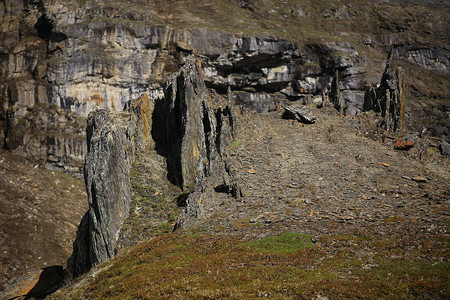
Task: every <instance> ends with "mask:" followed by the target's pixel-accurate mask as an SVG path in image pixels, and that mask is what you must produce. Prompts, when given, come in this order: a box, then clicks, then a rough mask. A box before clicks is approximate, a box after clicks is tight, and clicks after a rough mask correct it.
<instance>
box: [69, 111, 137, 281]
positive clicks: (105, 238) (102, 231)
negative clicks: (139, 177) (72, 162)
mask: <svg viewBox="0 0 450 300" xmlns="http://www.w3.org/2000/svg"><path fill="white" fill-rule="evenodd" d="M135 129H136V125H135V122H133V120H132V115H131V114H129V113H122V114H121V115H120V116H118V115H114V114H113V113H111V112H110V111H109V110H107V109H96V110H94V111H93V112H92V113H91V114H90V115H89V118H88V125H87V141H88V154H87V155H86V160H85V171H84V172H85V182H86V191H87V194H88V202H89V210H88V212H87V213H86V214H85V215H84V217H83V219H82V221H81V224H80V226H79V227H78V230H77V238H76V240H75V242H74V244H73V246H74V247H73V253H72V256H71V257H70V259H69V261H68V269H69V272H70V273H71V274H72V275H73V276H75V277H76V276H79V275H81V274H83V273H85V272H86V271H88V270H89V269H90V268H92V267H93V266H95V265H97V264H99V263H100V262H103V261H105V260H107V259H109V258H110V257H111V256H113V255H114V251H115V249H114V248H115V245H116V243H117V239H118V237H119V232H120V228H121V226H122V223H123V221H124V219H125V218H126V217H127V216H128V210H129V205H130V199H131V198H130V178H129V172H130V168H131V160H132V157H133V144H132V136H133V135H134V133H135Z"/></svg>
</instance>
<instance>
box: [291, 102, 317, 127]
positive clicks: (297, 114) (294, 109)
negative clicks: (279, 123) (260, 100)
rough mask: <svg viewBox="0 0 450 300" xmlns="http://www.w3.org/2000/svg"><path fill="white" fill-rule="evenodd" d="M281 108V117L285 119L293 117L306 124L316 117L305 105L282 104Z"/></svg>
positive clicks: (312, 121)
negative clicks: (282, 111)
mask: <svg viewBox="0 0 450 300" xmlns="http://www.w3.org/2000/svg"><path fill="white" fill-rule="evenodd" d="M283 108H284V114H283V118H286V119H293V120H297V121H299V122H301V123H306V124H312V123H314V122H315V121H316V119H317V117H316V116H314V115H313V114H312V112H311V110H310V109H309V108H307V107H298V106H292V105H287V104H285V105H283Z"/></svg>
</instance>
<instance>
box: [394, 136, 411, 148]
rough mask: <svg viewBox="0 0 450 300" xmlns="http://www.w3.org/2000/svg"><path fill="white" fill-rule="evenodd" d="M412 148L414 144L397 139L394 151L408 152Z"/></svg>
mask: <svg viewBox="0 0 450 300" xmlns="http://www.w3.org/2000/svg"><path fill="white" fill-rule="evenodd" d="M412 147H414V143H413V142H410V141H404V140H402V139H398V140H397V141H396V142H395V144H394V149H396V150H409V149H410V148H412Z"/></svg>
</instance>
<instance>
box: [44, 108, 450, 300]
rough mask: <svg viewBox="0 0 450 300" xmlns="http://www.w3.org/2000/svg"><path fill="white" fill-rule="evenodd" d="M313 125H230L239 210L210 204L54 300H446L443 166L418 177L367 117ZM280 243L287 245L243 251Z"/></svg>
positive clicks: (423, 169) (224, 200) (324, 115)
mask: <svg viewBox="0 0 450 300" xmlns="http://www.w3.org/2000/svg"><path fill="white" fill-rule="evenodd" d="M314 113H315V114H316V115H317V117H318V121H317V122H316V123H315V124H310V125H302V124H301V123H298V122H296V121H292V120H284V119H282V118H281V116H282V112H281V111H275V112H271V113H266V114H255V113H252V112H248V111H244V112H243V113H242V114H241V113H238V114H237V115H238V118H237V124H238V130H237V132H238V135H237V137H236V143H234V145H233V146H231V147H232V150H231V151H232V156H231V157H232V160H233V163H232V164H231V165H232V166H233V168H232V171H231V172H232V173H234V172H235V175H236V176H237V177H239V178H240V179H241V182H242V188H243V191H244V194H245V196H244V197H243V198H241V200H236V199H235V198H232V197H218V198H215V199H207V201H204V202H203V210H202V214H201V217H199V219H198V220H197V221H194V222H192V223H187V224H186V227H182V228H181V230H178V231H177V233H175V234H172V235H168V236H164V237H161V238H154V239H151V240H149V241H148V242H145V243H143V244H141V245H140V246H137V247H136V248H133V249H129V250H124V251H123V252H122V253H119V255H118V257H117V258H114V259H112V260H111V261H110V262H107V263H104V264H102V265H100V266H99V267H98V268H96V269H94V270H93V272H91V273H88V274H87V275H86V276H83V277H81V280H79V281H76V282H75V283H74V284H73V285H71V286H69V287H67V288H64V289H62V290H60V291H59V292H57V293H56V294H55V295H54V296H52V297H53V298H55V299H67V298H73V299H78V298H82V297H89V298H92V299H97V298H98V299H105V298H106V299H119V298H120V299H134V298H136V297H143V298H155V297H156V298H165V297H169V298H170V297H180V298H190V299H191V298H195V299H197V298H205V297H206V298H208V297H209V298H237V299H249V298H257V297H261V295H263V296H264V295H271V296H273V297H276V298H281V299H294V298H298V297H307V298H311V297H315V296H316V295H321V296H324V297H329V298H332V299H334V298H338V299H341V298H342V299H344V298H356V297H368V298H378V297H388V298H392V297H394V298H395V297H404V296H408V297H431V298H437V299H444V298H445V297H447V296H448V293H449V290H448V286H447V284H446V282H447V281H448V274H447V273H446V272H445V271H444V270H446V269H447V268H448V267H449V265H448V258H449V256H448V254H449V253H448V250H449V240H448V236H447V230H448V226H449V221H450V220H449V216H448V214H449V202H448V196H449V195H448V180H449V176H450V174H449V172H448V163H449V160H448V158H445V157H444V158H442V157H441V156H439V155H438V154H437V153H436V154H434V155H432V156H431V157H430V162H429V163H428V164H426V165H425V164H423V163H420V162H417V161H415V160H414V159H412V158H411V156H410V155H408V154H406V153H405V152H402V151H399V150H393V146H392V144H389V143H386V144H380V143H378V142H376V141H373V140H371V139H370V138H367V137H364V132H361V131H360V130H359V129H358V127H360V126H361V124H362V123H363V122H368V121H370V120H371V118H372V117H371V116H367V115H366V116H360V117H352V118H344V119H342V118H341V117H339V116H337V114H336V113H335V112H334V109H331V108H324V109H322V110H318V109H315V110H314ZM436 159H437V160H436ZM421 177H424V178H421ZM283 232H293V233H296V234H292V235H286V234H284V235H281V236H278V237H276V238H274V239H269V240H263V242H261V243H259V242H256V243H253V242H252V243H246V241H248V240H258V239H261V238H266V237H273V236H277V235H278V234H280V233H283ZM212 278H213V279H214V280H211V279H212ZM405 278H409V280H406V281H404V279H405Z"/></svg>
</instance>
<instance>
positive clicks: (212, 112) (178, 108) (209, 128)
mask: <svg viewBox="0 0 450 300" xmlns="http://www.w3.org/2000/svg"><path fill="white" fill-rule="evenodd" d="M155 118H158V119H156V120H155V122H154V127H153V129H152V134H153V137H154V139H155V143H156V148H157V150H158V151H159V152H160V153H161V154H162V155H164V156H165V157H167V167H168V172H169V174H168V177H169V178H168V179H169V180H170V181H171V182H172V183H174V184H176V185H178V186H180V187H182V188H183V189H185V190H192V189H193V188H195V187H196V186H198V185H199V184H200V183H202V182H203V180H204V179H205V178H207V177H208V178H209V177H211V176H212V175H217V174H219V173H221V172H219V170H223V168H224V162H223V159H224V157H222V155H225V152H224V149H225V147H227V145H229V144H230V143H231V135H232V134H231V131H232V129H233V128H232V110H231V106H230V104H229V103H226V101H224V100H222V99H221V98H220V97H219V96H218V95H214V94H210V93H209V91H208V89H207V88H206V86H205V84H204V82H203V75H202V69H201V65H200V62H199V61H196V62H195V63H194V62H189V63H187V64H186V65H185V66H184V67H183V69H182V70H181V72H180V73H179V74H178V75H177V76H176V77H173V78H172V79H171V80H169V81H168V83H167V86H166V88H165V98H163V99H160V100H158V101H157V102H156V104H155ZM222 175H223V174H222ZM219 178H220V176H217V180H219Z"/></svg>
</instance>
